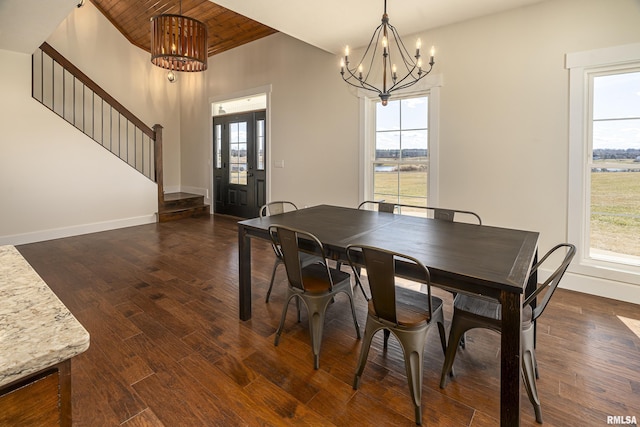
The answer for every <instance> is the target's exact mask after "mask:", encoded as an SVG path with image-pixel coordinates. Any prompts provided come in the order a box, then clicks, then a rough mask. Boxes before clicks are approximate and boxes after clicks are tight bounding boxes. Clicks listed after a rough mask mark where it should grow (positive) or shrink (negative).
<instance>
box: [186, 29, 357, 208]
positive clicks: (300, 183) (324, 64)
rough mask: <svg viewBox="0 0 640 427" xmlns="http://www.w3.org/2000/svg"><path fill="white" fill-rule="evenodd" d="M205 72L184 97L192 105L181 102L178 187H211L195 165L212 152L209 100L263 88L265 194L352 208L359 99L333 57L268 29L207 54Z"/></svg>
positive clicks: (208, 175) (208, 177)
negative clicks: (266, 100) (266, 90)
mask: <svg viewBox="0 0 640 427" xmlns="http://www.w3.org/2000/svg"><path fill="white" fill-rule="evenodd" d="M206 73H207V82H206V83H207V86H206V88H204V90H202V88H201V87H200V86H199V85H194V90H193V91H192V92H190V93H189V94H188V96H186V97H185V98H189V99H190V100H192V102H193V104H191V106H189V107H187V106H185V101H184V99H183V114H182V124H183V127H182V129H183V135H182V138H183V146H182V161H183V168H182V171H183V174H182V183H183V185H189V186H195V187H205V188H210V180H211V171H210V168H209V167H208V165H207V168H201V167H199V166H197V167H194V166H195V165H200V166H201V165H202V161H203V159H209V158H210V157H211V118H210V111H211V108H210V105H209V103H208V101H209V100H211V99H221V97H224V96H225V95H230V96H232V95H233V94H237V93H238V92H242V91H246V90H249V89H252V88H259V87H264V86H269V85H270V86H271V96H270V102H271V104H270V107H269V113H270V120H269V124H270V127H269V128H268V129H267V132H268V133H269V135H268V143H269V144H270V151H268V152H267V155H268V156H270V160H269V163H270V165H271V170H270V172H271V175H270V181H271V185H270V188H271V195H270V199H271V200H280V199H287V200H292V201H295V203H296V204H297V205H298V206H305V205H313V204H319V203H333V204H338V205H346V206H355V205H357V199H358V177H359V173H358V155H359V154H358V144H357V142H358V132H359V130H358V126H357V117H358V102H357V99H356V98H354V97H353V96H352V95H351V94H349V92H347V91H346V90H345V89H344V86H343V85H344V83H343V82H342V80H341V79H340V75H339V73H338V61H337V58H335V57H334V56H333V55H330V54H328V53H326V52H324V51H321V50H319V49H317V48H314V47H312V46H309V45H307V44H306V43H303V42H301V41H299V40H296V39H293V38H291V37H288V36H286V35H284V34H275V35H272V36H269V37H266V38H264V39H261V40H258V41H255V42H252V43H249V44H247V45H244V46H241V47H239V48H236V49H233V50H232V51H228V52H224V53H222V54H220V55H215V56H213V57H211V58H209V69H208V70H207V72H206ZM187 128H192V129H191V130H190V131H189V135H186V134H185V132H186V129H187ZM274 160H284V165H285V167H284V168H283V169H279V168H274V167H273V161H274ZM186 165H190V166H189V167H188V168H187V167H185V166H186Z"/></svg>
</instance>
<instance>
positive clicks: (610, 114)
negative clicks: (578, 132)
mask: <svg viewBox="0 0 640 427" xmlns="http://www.w3.org/2000/svg"><path fill="white" fill-rule="evenodd" d="M592 113H593V116H592V159H591V164H590V170H591V193H590V196H591V205H590V208H591V220H590V234H589V235H590V255H591V257H593V258H602V259H608V260H611V259H614V260H619V261H621V262H625V263H629V264H637V265H640V71H634V72H625V73H618V74H608V75H601V76H595V77H594V78H593V106H592Z"/></svg>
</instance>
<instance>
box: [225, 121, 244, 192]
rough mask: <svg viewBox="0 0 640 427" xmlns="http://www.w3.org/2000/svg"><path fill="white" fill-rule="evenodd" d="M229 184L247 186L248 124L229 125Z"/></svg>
mask: <svg viewBox="0 0 640 427" xmlns="http://www.w3.org/2000/svg"><path fill="white" fill-rule="evenodd" d="M229 166H230V167H229V183H231V184H240V185H247V122H236V123H230V124H229Z"/></svg>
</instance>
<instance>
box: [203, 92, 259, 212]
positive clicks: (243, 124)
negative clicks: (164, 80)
mask: <svg viewBox="0 0 640 427" xmlns="http://www.w3.org/2000/svg"><path fill="white" fill-rule="evenodd" d="M266 103H267V97H266V94H262V95H256V96H251V97H244V98H238V99H233V100H226V101H223V102H214V103H213V104H212V116H213V164H212V166H213V200H214V203H213V206H214V212H216V213H220V214H225V215H232V216H237V217H241V218H253V217H256V216H258V210H259V208H260V206H262V205H264V204H265V203H266V192H267V165H268V162H267V121H266Z"/></svg>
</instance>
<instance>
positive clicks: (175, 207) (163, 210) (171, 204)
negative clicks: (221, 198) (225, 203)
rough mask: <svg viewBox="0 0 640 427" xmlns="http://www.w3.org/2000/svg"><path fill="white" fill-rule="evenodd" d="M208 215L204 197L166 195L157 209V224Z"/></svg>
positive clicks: (179, 194)
mask: <svg viewBox="0 0 640 427" xmlns="http://www.w3.org/2000/svg"><path fill="white" fill-rule="evenodd" d="M205 215H209V205H205V204H204V196H200V195H198V194H190V193H168V194H165V195H164V203H163V204H162V205H161V206H160V208H159V209H158V222H167V221H173V220H175V219H182V218H190V217H198V216H205Z"/></svg>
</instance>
